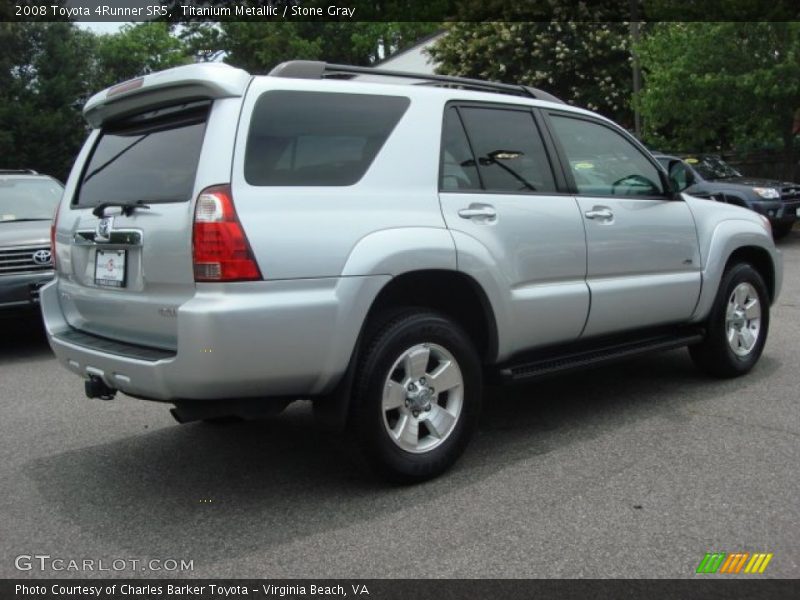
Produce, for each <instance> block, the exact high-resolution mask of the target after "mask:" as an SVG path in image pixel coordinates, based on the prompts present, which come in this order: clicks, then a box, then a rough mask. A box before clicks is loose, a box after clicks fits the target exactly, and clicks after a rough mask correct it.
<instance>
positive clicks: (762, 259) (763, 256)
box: [725, 246, 775, 301]
mask: <svg viewBox="0 0 800 600" xmlns="http://www.w3.org/2000/svg"><path fill="white" fill-rule="evenodd" d="M739 262H746V263H749V264H751V265H752V266H753V268H754V269H755V270H756V271H758V273H759V275H761V277H762V278H763V279H764V283H765V284H767V290H768V291H769V299H770V301H772V300H774V299H775V267H774V265H773V264H772V258H771V257H770V255H769V252H767V251H766V250H764V249H763V248H759V247H758V246H744V247H742V248H737V249H736V250H734V252H733V253H732V254H731V255H730V257H729V258H728V262H727V263H726V264H725V268H726V269H727V268H728V267H730V266H731V265H732V264H735V263H739Z"/></svg>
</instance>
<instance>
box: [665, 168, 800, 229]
mask: <svg viewBox="0 0 800 600" xmlns="http://www.w3.org/2000/svg"><path fill="white" fill-rule="evenodd" d="M654 156H655V157H656V159H658V162H660V163H661V164H662V165H663V166H664V168H665V169H667V171H668V172H669V174H670V177H671V178H672V180H673V181H675V183H676V184H677V185H678V189H680V191H682V192H686V193H687V194H691V195H692V196H697V197H699V198H708V199H710V200H717V201H719V202H726V203H728V204H736V205H739V206H744V207H746V208H749V209H750V210H754V211H756V212H757V213H759V214H762V215H764V216H765V217H766V218H767V219H769V222H770V224H771V225H772V233H773V236H774V237H775V239H779V238H782V237H785V236H786V235H788V234H789V232H790V231H791V230H792V226H793V225H794V223H795V221H797V218H798V211H800V183H789V182H785V181H777V180H775V179H761V178H755V177H745V176H743V175H742V174H741V173H739V171H737V170H736V169H734V168H733V167H732V166H730V165H729V164H727V163H726V162H725V161H724V160H722V158H720V157H719V156H714V155H694V156H681V157H678V156H669V155H666V154H655V155H654Z"/></svg>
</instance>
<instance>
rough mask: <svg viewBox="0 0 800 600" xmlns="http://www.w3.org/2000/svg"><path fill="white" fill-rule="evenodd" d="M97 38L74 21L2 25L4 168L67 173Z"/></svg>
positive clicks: (0, 143)
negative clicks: (81, 28) (27, 168)
mask: <svg viewBox="0 0 800 600" xmlns="http://www.w3.org/2000/svg"><path fill="white" fill-rule="evenodd" d="M93 41H94V40H93V36H92V35H91V34H90V33H87V32H84V31H82V30H79V29H77V28H76V27H75V26H74V25H72V24H70V23H15V24H10V23H2V24H0V43H2V44H3V48H4V49H5V51H4V53H3V58H2V60H0V81H2V85H1V86H0V131H1V132H2V134H0V156H2V161H1V163H0V164H2V166H3V167H7V168H13V167H30V168H34V169H37V170H40V171H42V172H45V173H50V174H53V175H55V176H57V177H61V178H64V177H65V176H66V174H67V172H68V171H69V167H70V166H71V162H72V160H73V157H74V154H75V150H76V148H77V147H78V146H79V145H80V142H81V140H82V138H83V137H84V135H85V133H84V131H85V130H84V126H83V123H82V120H81V117H80V113H79V110H78V106H77V104H76V103H77V101H78V100H79V99H80V98H81V97H82V96H83V95H84V94H85V92H86V87H87V84H88V82H89V81H90V79H91V73H90V65H89V64H88V63H87V61H86V56H87V55H91V50H92V47H93ZM6 44H8V45H6ZM9 48H13V53H12V52H9V51H8V50H9ZM54 57H58V59H57V60H54Z"/></svg>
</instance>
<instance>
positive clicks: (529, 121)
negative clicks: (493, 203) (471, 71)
mask: <svg viewBox="0 0 800 600" xmlns="http://www.w3.org/2000/svg"><path fill="white" fill-rule="evenodd" d="M459 112H460V113H461V117H462V119H463V120H464V126H465V127H466V130H467V136H468V138H469V141H470V144H471V146H472V150H473V151H474V152H475V156H476V158H477V164H478V171H479V172H480V178H481V181H482V182H483V187H484V189H485V190H486V191H488V192H498V193H502V192H523V193H524V192H529V193H536V192H539V193H541V192H555V191H556V183H555V179H554V177H553V171H552V169H551V168H550V161H549V160H548V157H547V152H546V151H545V147H544V142H543V141H542V137H541V135H540V134H539V130H538V128H537V127H536V122H535V121H534V120H533V115H532V114H531V113H530V112H529V111H527V110H512V109H503V108H475V107H462V108H459ZM473 162H474V161H473ZM466 164H469V163H466ZM462 166H465V163H462Z"/></svg>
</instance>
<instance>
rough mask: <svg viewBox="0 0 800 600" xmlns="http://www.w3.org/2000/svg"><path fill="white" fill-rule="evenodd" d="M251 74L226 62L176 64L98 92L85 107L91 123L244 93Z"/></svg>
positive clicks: (88, 120)
mask: <svg viewBox="0 0 800 600" xmlns="http://www.w3.org/2000/svg"><path fill="white" fill-rule="evenodd" d="M250 79H251V75H250V74H249V73H248V72H247V71H243V70H242V69H237V68H235V67H232V66H230V65H226V64H224V63H200V64H195V65H186V66H183V67H175V68H174V69H167V70H165V71H158V72H156V73H151V74H149V75H145V76H143V77H139V78H137V79H130V80H128V81H125V82H123V83H120V84H118V85H115V86H112V87H110V88H108V89H105V90H103V91H102V92H100V93H98V94H95V95H94V96H92V97H91V98H89V101H88V102H87V103H86V105H85V106H84V107H83V116H84V118H85V119H86V121H87V122H88V123H89V125H91V126H92V127H95V128H97V127H100V126H102V125H103V123H105V122H106V121H109V120H112V119H117V118H120V117H124V116H126V115H129V114H133V113H136V112H140V111H141V110H142V109H146V108H149V107H155V106H163V105H165V104H171V103H174V102H177V101H181V100H187V101H188V100H199V99H203V98H232V97H237V96H243V95H244V93H245V90H246V89H247V86H248V84H249V83H250Z"/></svg>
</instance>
